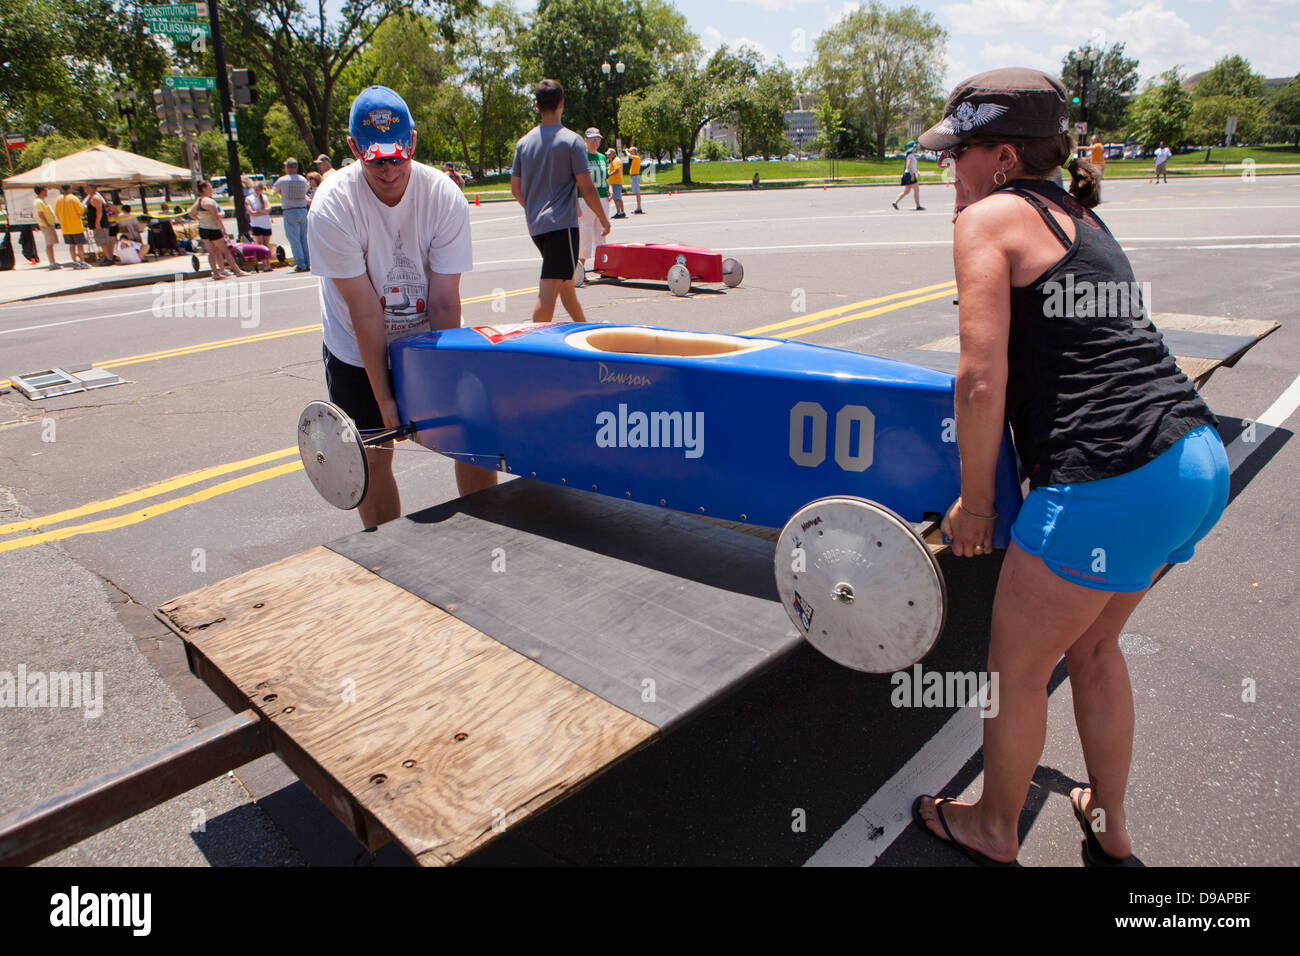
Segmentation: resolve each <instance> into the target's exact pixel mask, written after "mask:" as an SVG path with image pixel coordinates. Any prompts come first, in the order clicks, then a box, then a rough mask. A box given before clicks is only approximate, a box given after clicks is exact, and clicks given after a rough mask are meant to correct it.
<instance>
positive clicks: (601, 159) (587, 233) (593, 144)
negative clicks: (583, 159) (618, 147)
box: [578, 126, 609, 266]
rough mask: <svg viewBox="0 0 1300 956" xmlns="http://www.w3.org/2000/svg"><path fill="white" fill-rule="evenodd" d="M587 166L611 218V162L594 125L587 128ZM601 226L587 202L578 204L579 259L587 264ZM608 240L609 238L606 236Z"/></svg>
mask: <svg viewBox="0 0 1300 956" xmlns="http://www.w3.org/2000/svg"><path fill="white" fill-rule="evenodd" d="M586 137H587V167H588V168H589V169H590V170H591V182H592V185H594V186H595V187H596V195H597V196H599V197H600V206H601V208H602V209H603V210H604V211H605V218H606V219H608V218H609V164H608V163H607V162H606V161H605V155H604V153H602V152H601V151H600V139H601V136H600V130H598V129H596V127H594V126H592V127H590V128H589V129H588V130H587V133H586ZM599 228H600V225H599V223H598V222H597V219H596V214H595V213H594V212H592V211H591V210H590V209H589V208H587V205H586V203H579V204H578V260H579V261H580V262H581V263H582V264H583V265H584V266H585V265H586V264H587V260H588V259H589V258H591V257H592V256H594V255H595V252H596V236H597V235H598V230H599ZM606 241H608V238H606Z"/></svg>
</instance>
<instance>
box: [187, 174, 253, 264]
mask: <svg viewBox="0 0 1300 956" xmlns="http://www.w3.org/2000/svg"><path fill="white" fill-rule="evenodd" d="M185 215H187V216H190V217H191V218H197V219H198V221H199V239H201V240H202V241H203V246H204V248H206V249H207V250H208V265H209V266H211V267H212V278H214V279H224V278H225V277H226V276H227V275H228V274H229V273H227V272H225V271H224V270H223V269H222V267H223V266H229V267H230V271H231V272H233V273H234V274H235V275H237V276H246V275H248V273H247V272H245V271H244V270H243V269H241V268H239V263H237V262H235V256H234V254H233V253H231V251H230V246H229V245H227V244H226V227H225V225H224V224H223V223H222V222H221V207H220V206H218V205H217V201H216V200H215V199H213V198H212V184H211V183H210V182H208V181H207V180H206V179H203V180H200V181H199V195H198V198H197V199H195V200H194V205H192V206H190V208H189V209H188V210H186V212H185Z"/></svg>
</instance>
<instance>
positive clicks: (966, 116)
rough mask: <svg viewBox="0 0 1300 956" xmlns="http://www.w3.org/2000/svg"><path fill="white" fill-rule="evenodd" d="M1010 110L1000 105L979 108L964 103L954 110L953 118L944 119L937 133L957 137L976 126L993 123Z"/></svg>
mask: <svg viewBox="0 0 1300 956" xmlns="http://www.w3.org/2000/svg"><path fill="white" fill-rule="evenodd" d="M1008 109H1010V107H1007V106H1002V105H1001V104H998V103H981V104H980V105H979V106H978V107H976V106H971V105H970V104H969V103H963V104H961V106H959V107H957V108H956V109H955V110H953V112H952V115H951V116H946V117H944V118H943V120H942V121H941V122H940V123H939V125H938V126H936V127H935V131H936V132H941V133H949V134H951V135H953V136H956V135H959V134H961V133H965V132H966V131H967V130H971V129H974V128H975V127H976V126H984V125H985V124H986V123H991V122H993V121H994V120H995V119H997V118H998V117H999V116H1001V115H1002V114H1003V113H1005V112H1007V110H1008Z"/></svg>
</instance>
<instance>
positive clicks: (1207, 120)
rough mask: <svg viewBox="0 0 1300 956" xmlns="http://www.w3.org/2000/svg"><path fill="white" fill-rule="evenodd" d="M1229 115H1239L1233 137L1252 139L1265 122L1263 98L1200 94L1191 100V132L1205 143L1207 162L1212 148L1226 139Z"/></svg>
mask: <svg viewBox="0 0 1300 956" xmlns="http://www.w3.org/2000/svg"><path fill="white" fill-rule="evenodd" d="M1229 116H1235V117H1237V132H1236V133H1234V134H1233V139H1235V140H1237V141H1238V142H1243V143H1244V142H1249V141H1251V140H1253V139H1254V138H1255V135H1256V133H1257V132H1258V130H1259V128H1260V126H1261V125H1262V124H1263V122H1264V116H1265V113H1264V102H1263V100H1261V99H1257V98H1255V99H1252V98H1250V97H1246V96H1197V97H1195V98H1194V100H1193V101H1192V118H1191V122H1190V124H1189V125H1190V127H1191V135H1192V138H1193V139H1195V140H1196V141H1197V142H1199V143H1205V144H1206V149H1205V162H1207V163H1208V162H1209V161H1210V150H1211V149H1213V148H1214V147H1215V146H1217V145H1218V144H1219V143H1222V142H1223V141H1224V138H1225V136H1226V132H1225V131H1226V128H1227V122H1228V117H1229Z"/></svg>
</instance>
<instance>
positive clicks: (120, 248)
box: [113, 239, 140, 265]
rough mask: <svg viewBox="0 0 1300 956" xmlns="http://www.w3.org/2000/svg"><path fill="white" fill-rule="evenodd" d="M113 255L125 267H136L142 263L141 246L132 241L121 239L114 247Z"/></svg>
mask: <svg viewBox="0 0 1300 956" xmlns="http://www.w3.org/2000/svg"><path fill="white" fill-rule="evenodd" d="M113 255H115V256H116V257H117V261H118V262H121V263H123V264H124V265H135V264H136V263H137V262H139V261H140V246H139V245H138V244H137V243H134V242H132V241H131V240H130V239H119V240H118V241H117V244H116V245H115V246H114V247H113Z"/></svg>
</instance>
